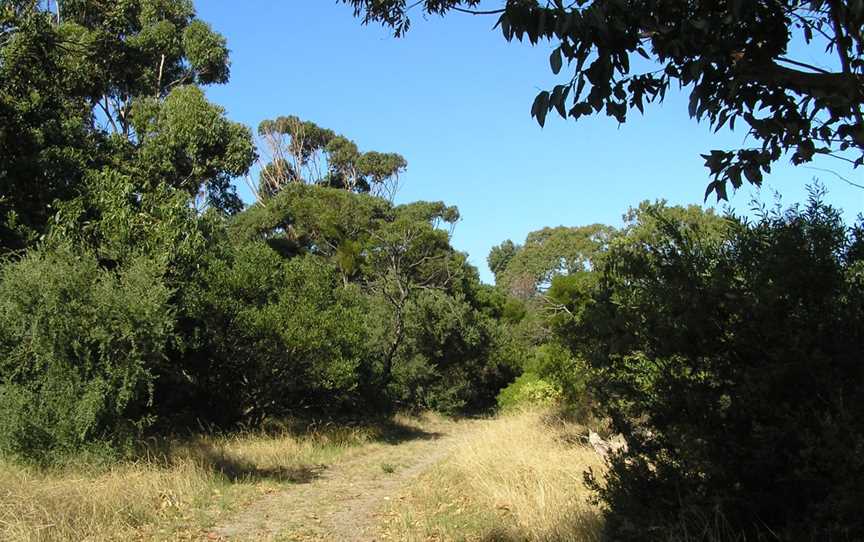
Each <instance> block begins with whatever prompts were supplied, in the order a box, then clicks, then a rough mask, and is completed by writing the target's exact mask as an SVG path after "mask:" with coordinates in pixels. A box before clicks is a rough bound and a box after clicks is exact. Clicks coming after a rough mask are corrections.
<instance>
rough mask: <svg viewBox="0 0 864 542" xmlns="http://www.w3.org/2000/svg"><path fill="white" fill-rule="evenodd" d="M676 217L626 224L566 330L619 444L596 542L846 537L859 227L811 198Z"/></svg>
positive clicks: (859, 468)
mask: <svg viewBox="0 0 864 542" xmlns="http://www.w3.org/2000/svg"><path fill="white" fill-rule="evenodd" d="M688 215H689V218H688ZM693 218H696V217H695V216H694V215H693V214H692V213H686V212H684V210H679V211H675V212H670V210H669V209H667V208H665V207H664V206H662V205H659V206H658V205H650V206H643V207H641V208H640V209H639V210H638V211H636V212H635V213H633V214H632V215H631V219H632V220H631V223H630V225H629V226H628V228H627V230H626V231H625V233H624V235H622V236H621V237H620V238H618V239H616V240H615V241H614V242H613V243H612V246H611V248H610V252H609V254H608V256H607V258H606V265H605V269H604V273H603V278H602V281H601V282H600V284H599V286H598V288H597V290H596V295H595V296H594V301H593V302H592V303H591V304H589V307H588V310H587V311H585V312H584V314H583V316H582V318H581V321H580V322H579V323H578V325H577V326H576V327H575V328H571V333H569V334H567V337H568V338H569V340H570V341H571V345H572V347H573V348H574V350H575V351H577V352H579V353H581V354H582V355H584V356H585V357H586V359H587V360H588V362H589V364H590V365H591V367H592V368H593V369H594V371H595V372H594V375H595V382H594V386H595V390H596V391H597V393H598V397H599V399H600V401H601V403H602V404H603V405H605V407H606V411H607V412H608V414H609V415H610V416H611V418H612V420H613V423H614V426H615V429H616V430H617V431H620V432H622V433H623V434H624V435H626V436H627V440H628V444H629V451H628V452H626V453H624V454H622V455H620V456H618V457H616V458H615V460H614V461H613V463H612V467H611V471H610V472H609V474H608V476H607V477H606V482H605V485H604V486H603V487H602V488H600V493H601V496H602V497H603V499H604V500H605V502H606V504H607V506H608V507H609V514H608V522H607V528H608V532H609V534H610V536H611V537H612V538H614V539H618V540H645V539H646V537H647V538H648V539H652V540H667V539H669V537H672V536H680V535H681V534H682V532H681V530H682V529H685V530H688V531H691V532H692V529H693V528H694V527H696V526H697V525H694V524H697V523H698V522H706V521H708V520H711V519H712V518H716V517H722V518H725V519H724V521H725V522H727V524H728V525H729V526H730V529H731V530H732V531H733V532H737V533H740V534H741V535H742V536H746V537H747V538H748V539H751V538H752V539H758V538H759V536H762V535H766V534H767V533H772V536H778V537H780V538H781V539H784V540H811V539H826V538H831V539H840V540H854V539H857V538H860V537H861V535H862V533H864V530H862V529H864V525H862V523H861V521H860V515H859V514H858V513H857V512H856V511H854V510H855V508H856V504H854V503H860V502H861V499H862V494H861V488H860V484H857V483H856V482H853V480H860V479H861V477H862V475H864V462H862V461H861V456H860V454H858V453H857V452H855V450H860V449H861V446H862V445H864V444H862V443H864V426H862V424H861V420H862V419H864V418H862V414H864V413H862V412H861V409H860V405H862V404H864V403H862V398H861V390H862V388H861V382H862V378H864V374H862V367H861V364H860V362H859V357H860V356H859V352H860V350H861V347H862V340H864V328H862V327H861V322H862V321H864V320H862V313H861V308H862V306H864V305H862V301H864V300H862V298H861V292H862V290H861V288H860V278H859V275H860V269H861V262H860V254H861V250H860V244H861V239H860V235H859V230H858V229H857V228H847V227H845V226H844V225H843V223H842V221H841V219H840V215H839V213H838V212H837V211H836V210H835V209H833V208H831V207H829V206H826V205H824V204H823V203H821V201H820V199H819V194H818V193H814V195H813V197H812V199H811V201H810V203H809V204H808V205H807V206H806V207H804V208H792V209H789V210H788V211H785V212H783V211H780V210H779V209H775V210H771V211H764V212H763V213H762V215H761V216H760V217H759V219H758V220H757V221H756V222H755V223H753V224H748V223H747V222H745V221H743V220H741V219H735V218H729V219H725V220H724V219H720V218H718V217H711V216H709V215H704V216H703V217H702V218H700V219H698V220H693ZM706 518H707V519H706ZM703 526H704V523H703ZM649 533H650V534H649Z"/></svg>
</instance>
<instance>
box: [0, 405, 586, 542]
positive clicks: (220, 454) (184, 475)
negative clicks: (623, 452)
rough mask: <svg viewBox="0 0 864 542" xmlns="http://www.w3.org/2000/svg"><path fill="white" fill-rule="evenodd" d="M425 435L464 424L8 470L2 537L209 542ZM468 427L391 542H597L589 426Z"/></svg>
mask: <svg viewBox="0 0 864 542" xmlns="http://www.w3.org/2000/svg"><path fill="white" fill-rule="evenodd" d="M442 424H443V425H442ZM420 427H422V428H423V429H424V430H430V431H434V430H437V429H440V430H444V429H446V430H447V431H448V432H449V431H450V430H452V429H454V428H455V427H456V426H455V425H453V424H452V422H446V421H444V420H441V419H439V418H438V417H428V416H427V417H425V418H422V419H412V420H409V419H405V418H401V419H400V418H397V420H395V422H392V423H391V424H384V425H376V426H364V427H362V428H344V427H342V428H340V427H325V428H323V429H318V430H315V431H312V432H308V433H303V434H302V436H297V435H298V433H297V432H296V431H293V432H292V431H288V430H283V431H278V432H271V433H269V434H262V433H244V434H238V435H233V436H230V437H200V438H195V439H192V440H185V441H176V442H173V443H170V444H166V445H164V446H160V447H159V451H155V450H151V451H150V453H149V454H146V455H147V457H146V458H145V459H141V460H139V461H137V462H132V463H121V464H115V465H113V466H109V467H101V468H97V467H94V466H92V465H90V466H80V465H79V466H68V467H65V468H62V469H59V468H58V469H53V470H48V471H46V470H40V469H37V468H35V467H26V466H21V465H16V464H13V463H8V462H7V463H3V462H0V540H15V541H22V542H51V541H58V542H59V541H67V540H86V541H92V542H97V541H109V540H141V541H143V540H202V539H204V540H206V539H207V538H208V534H210V531H211V528H212V527H213V526H214V525H215V524H216V523H219V522H221V521H222V520H223V519H225V518H228V517H233V512H235V511H237V510H239V509H241V508H244V507H246V506H247V505H248V504H249V503H251V502H253V501H256V500H260V498H261V496H262V494H264V493H271V492H274V491H278V490H279V489H280V488H281V487H284V484H290V483H292V482H301V481H306V480H308V479H309V478H310V477H314V476H315V474H316V473H317V472H318V471H319V470H320V469H321V468H322V467H323V466H324V465H327V464H331V463H335V462H339V461H341V460H344V459H346V458H347V457H353V456H355V454H358V453H362V454H364V455H363V457H366V455H365V454H367V453H371V452H373V451H374V450H376V449H378V448H379V447H381V446H387V447H388V449H390V446H398V450H397V449H396V448H393V452H392V453H396V452H398V451H401V450H402V448H403V447H404V446H403V445H404V444H406V443H408V442H410V437H411V435H410V431H411V430H414V431H416V430H417V429H419V428H420ZM459 427H461V430H460V431H459V432H458V433H457V434H456V436H454V437H453V438H454V439H455V442H454V443H453V444H452V447H451V445H450V444H448V449H449V450H452V451H451V452H450V454H449V455H448V456H447V459H445V460H444V461H443V462H441V463H440V464H438V465H437V466H436V467H433V468H432V469H431V470H430V471H428V472H427V473H426V474H424V475H422V476H421V478H420V479H419V480H417V482H416V483H415V484H414V486H413V488H411V489H408V488H404V489H403V490H402V491H408V493H406V494H403V495H398V490H392V491H394V493H397V494H393V495H392V498H390V500H387V499H384V500H382V501H381V502H382V503H387V502H392V503H394V504H393V505H390V506H389V508H388V509H385V513H384V514H383V522H382V524H381V529H383V532H382V538H383V539H387V540H399V541H429V540H441V541H443V540H476V541H493V540H497V541H507V542H509V541H516V540H525V541H549V542H552V541H564V540H567V541H574V540H589V541H590V540H597V538H598V530H599V517H598V513H597V510H596V508H594V507H593V506H592V505H590V504H589V503H588V493H587V490H585V488H584V485H583V472H584V471H585V469H586V468H588V467H592V468H594V469H595V470H597V469H602V462H601V461H600V460H599V459H598V457H597V456H596V455H595V454H594V452H593V451H592V450H591V449H590V448H587V447H586V446H585V444H584V441H583V438H582V437H583V435H584V434H585V430H584V429H583V428H582V427H579V426H577V425H574V424H570V423H567V422H565V421H563V420H561V419H559V418H556V417H554V416H551V415H549V414H546V413H542V412H521V413H517V414H511V415H507V416H503V417H500V418H496V419H490V420H483V421H472V422H470V426H468V425H464V426H463V424H459ZM442 428H444V429H442ZM400 432H401V433H400ZM405 432H408V433H407V434H406V433H405ZM409 449H413V448H411V447H410V446H408V447H406V448H405V451H406V452H407V451H408V450H409ZM387 453H391V452H387ZM414 453H416V452H414ZM378 455H380V454H378ZM378 455H376V454H375V453H372V454H371V455H370V458H374V457H378ZM388 457H389V456H388ZM370 460H371V459H370ZM349 463H351V464H353V462H349ZM376 465H377V463H376ZM382 465H383V464H382ZM394 465H395V463H394ZM380 468H381V469H384V466H381V467H380ZM385 472H386V469H385ZM384 479H387V476H384ZM292 491H293V490H292ZM328 498H331V499H337V500H338V499H339V498H340V496H339V495H331V496H329V497H328ZM335 502H336V501H334V503H335ZM375 517H376V518H381V517H382V516H379V515H378V514H375ZM376 523H377V520H376ZM211 536H213V535H211Z"/></svg>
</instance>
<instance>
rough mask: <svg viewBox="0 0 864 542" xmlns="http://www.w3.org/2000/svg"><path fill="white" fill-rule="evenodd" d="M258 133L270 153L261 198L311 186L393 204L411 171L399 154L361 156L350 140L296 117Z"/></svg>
mask: <svg viewBox="0 0 864 542" xmlns="http://www.w3.org/2000/svg"><path fill="white" fill-rule="evenodd" d="M258 134H259V135H260V136H261V137H262V138H263V140H264V145H265V147H266V148H267V150H268V151H269V154H270V162H269V163H267V164H266V165H265V166H264V167H263V168H262V169H261V173H260V179H259V182H258V196H259V199H261V198H267V197H270V196H272V195H273V194H275V193H276V192H278V191H279V190H281V189H282V188H283V187H285V186H286V185H288V184H291V183H298V182H299V183H304V182H305V183H309V184H318V185H323V186H331V187H334V188H344V189H345V190H348V191H351V192H360V193H372V194H373V195H376V196H381V197H384V198H387V199H389V200H392V199H393V197H394V196H395V195H396V190H397V188H398V183H399V175H400V174H401V173H403V172H404V171H405V168H406V167H407V166H408V163H407V162H406V161H405V158H403V157H402V156H401V155H399V154H396V153H381V152H376V151H368V152H361V151H360V150H359V148H358V147H357V144H356V143H354V142H353V141H351V140H350V139H348V138H347V137H345V136H342V135H339V134H337V133H335V132H334V131H333V130H329V129H327V128H322V127H320V126H318V125H317V124H315V123H314V122H311V121H304V120H300V119H299V118H297V117H295V116H288V117H278V118H276V119H274V120H265V121H263V122H262V123H261V124H260V125H259V126H258Z"/></svg>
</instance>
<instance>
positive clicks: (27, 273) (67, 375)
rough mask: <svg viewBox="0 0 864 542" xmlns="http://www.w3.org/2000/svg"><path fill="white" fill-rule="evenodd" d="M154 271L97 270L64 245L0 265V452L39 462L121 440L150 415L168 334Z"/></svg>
mask: <svg viewBox="0 0 864 542" xmlns="http://www.w3.org/2000/svg"><path fill="white" fill-rule="evenodd" d="M161 274H162V269H161V267H160V266H159V265H156V264H154V263H153V262H152V261H149V260H145V259H139V260H136V261H134V262H133V263H132V264H131V265H130V266H129V267H128V268H126V269H123V270H121V271H119V272H112V271H106V270H103V269H100V268H99V266H98V263H97V260H96V258H95V257H94V256H93V255H92V254H90V253H88V252H86V251H85V252H77V251H76V250H75V249H74V248H73V247H71V246H59V247H56V248H47V247H45V248H42V249H39V250H32V251H30V252H29V253H28V254H27V255H26V256H25V257H24V258H23V259H21V260H19V261H15V262H8V263H6V264H5V265H4V266H3V268H2V271H0V453H5V454H10V455H15V456H20V457H24V458H29V459H35V460H41V461H47V460H51V459H53V458H56V457H59V456H61V455H63V454H66V453H69V452H73V451H80V449H81V448H82V447H87V446H106V447H109V448H110V447H114V448H116V447H117V446H121V445H123V444H126V443H127V440H128V438H129V437H132V436H134V435H135V434H136V433H137V432H138V431H140V430H141V429H142V428H144V427H146V426H147V425H148V424H149V423H150V422H151V421H152V418H151V414H152V413H151V408H150V407H151V405H150V399H151V389H152V385H153V372H154V368H155V367H157V366H158V365H160V364H162V363H163V362H164V359H163V352H164V349H165V347H166V343H167V341H169V340H170V339H171V336H172V328H173V322H174V321H173V316H172V313H171V310H170V308H169V305H168V299H169V296H170V294H171V292H170V291H169V290H168V289H167V288H166V287H165V286H164V285H163V284H162V282H161Z"/></svg>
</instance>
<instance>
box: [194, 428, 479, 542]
mask: <svg viewBox="0 0 864 542" xmlns="http://www.w3.org/2000/svg"><path fill="white" fill-rule="evenodd" d="M471 425H473V422H471V421H462V422H458V423H448V424H446V425H445V426H443V427H435V430H434V432H425V431H418V432H417V433H416V434H415V435H413V436H412V437H411V438H409V439H405V440H400V441H397V442H394V443H392V444H375V445H372V446H370V448H369V449H368V450H364V451H362V452H361V453H360V454H359V455H358V456H355V457H353V458H351V459H349V460H346V461H344V462H341V463H337V464H335V465H332V466H330V467H328V468H327V469H324V470H322V471H320V472H319V473H316V474H317V476H316V477H315V478H313V479H312V480H311V481H310V482H309V483H304V484H297V485H291V486H288V487H286V488H284V489H281V490H279V491H277V492H274V493H270V494H267V495H264V496H262V497H261V498H260V499H258V500H256V501H255V502H253V503H252V504H251V505H249V506H248V507H246V508H245V509H244V510H242V511H241V512H240V513H238V514H237V515H235V516H234V517H231V518H229V519H228V520H226V521H225V522H224V523H222V524H221V525H219V526H217V527H216V528H214V529H213V531H212V533H211V535H210V538H211V539H216V540H228V541H241V540H242V541H251V540H256V541H259V540H263V541H270V540H285V541H290V540H296V541H304V540H333V541H346V542H347V541H356V542H368V541H374V540H378V538H377V537H376V535H377V532H378V525H379V522H380V512H381V511H382V508H384V507H385V506H387V504H388V502H389V500H390V499H392V498H395V496H396V495H398V494H399V491H400V489H401V488H403V487H406V486H408V485H409V484H410V483H411V482H412V481H413V480H414V479H415V478H417V477H418V476H419V475H420V474H422V473H423V472H425V471H426V470H428V469H429V468H430V467H432V466H433V465H435V464H436V463H438V462H440V461H442V460H443V459H444V458H445V457H446V456H447V454H448V453H449V452H450V450H451V448H452V445H453V443H454V440H455V437H456V436H457V435H459V434H463V433H464V432H466V431H468V430H469V427H470V426H471Z"/></svg>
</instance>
